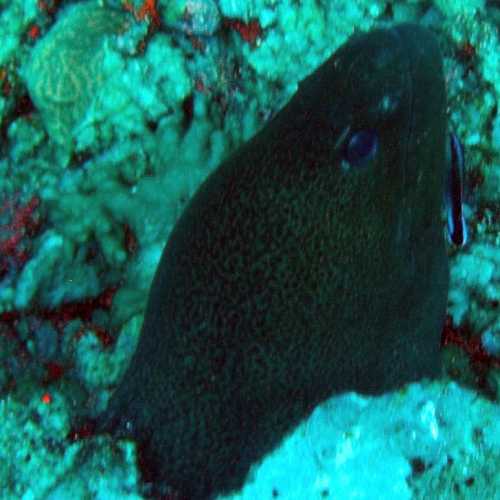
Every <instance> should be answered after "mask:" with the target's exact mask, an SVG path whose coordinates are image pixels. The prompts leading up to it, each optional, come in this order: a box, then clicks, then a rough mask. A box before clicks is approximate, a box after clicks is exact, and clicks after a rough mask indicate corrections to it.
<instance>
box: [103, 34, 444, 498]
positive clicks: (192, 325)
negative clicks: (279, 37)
mask: <svg viewBox="0 0 500 500" xmlns="http://www.w3.org/2000/svg"><path fill="white" fill-rule="evenodd" d="M363 129H365V130H366V129H370V130H374V131H376V133H377V134H378V138H379V150H378V154H377V155H375V157H374V158H373V159H372V160H371V161H370V162H368V164H366V165H364V166H362V167H358V168H356V167H353V166H350V165H349V164H348V163H347V162H346V161H345V159H344V152H345V148H346V142H347V141H348V139H349V137H350V133H351V132H354V131H357V130H363ZM445 138H446V117H445V91H444V80H443V74H442V67H441V56H440V53H439V49H438V46H437V42H436V40H435V38H434V37H433V36H432V35H431V34H430V33H429V32H428V31H426V30H424V29H423V28H420V27H418V26H412V25H402V26H399V27H397V28H394V29H392V30H382V31H374V32H372V33H369V34H367V35H362V36H358V37H355V38H352V39H351V40H350V41H349V42H348V43H347V44H346V45H344V46H343V47H341V48H340V49H339V50H338V51H337V52H336V53H335V54H334V55H333V56H332V57H331V58H330V59H329V60H328V61H326V62H325V63H324V64H323V65H322V66H321V67H320V68H319V69H318V70H317V71H316V72H315V73H313V74H312V75H311V76H310V77H309V78H307V79H306V80H304V81H303V82H302V83H301V84H300V87H299V90H298V92H297V94H296V95H295V96H294V97H293V98H292V100H291V101H290V103H289V104H288V105H287V106H286V107H285V108H284V109H283V110H282V111H281V112H280V113H279V114H278V115H277V116H276V117H275V118H274V119H273V120H272V121H271V122H270V123H269V124H268V125H267V126H266V127H265V128H264V129H263V130H262V131H261V132H260V133H259V134H257V135H256V137H255V138H254V139H252V140H251V141H250V142H248V143H247V144H246V145H245V146H244V147H242V148H241V149H240V150H239V151H238V152H237V153H236V154H234V155H233V156H232V157H231V158H230V159H229V160H227V161H226V162H224V163H223V164H222V165H221V166H220V167H219V168H218V169H217V170H216V171H215V172H214V173H213V174H212V175H211V176H210V177H209V178H208V179H207V181H206V182H205V183H204V184H203V185H202V186H201V188H200V189H199V191H198V192H197V194H196V195H195V196H194V198H193V199H192V200H191V202H190V204H189V206H188V207H187V209H186V211H185V212H184V214H183V215H182V217H181V218H180V220H179V222H178V224H177V225H176V227H175V229H174V231H173V233H172V235H171V237H170V239H169V241H168V244H167V246H166V248H165V251H164V253H163V256H162V259H161V262H160V265H159V267H158V270H157V273H156V276H155V279H154V283H153V286H152V288H151V293H150V297H149V303H148V308H147V312H146V316H145V321H144V327H143V332H142V336H141V339H140V342H139V346H138V348H137V352H136V353H135V356H134V358H133V360H132V362H131V365H130V367H129V369H128V371H127V373H126V375H125V377H124V379H123V381H122V383H121V385H120V387H119V388H118V390H117V391H116V393H115V394H114V396H113V398H112V400H111V403H110V407H109V409H108V412H107V413H106V414H105V415H104V417H103V422H106V423H107V424H106V425H109V422H111V421H113V420H114V421H116V419H118V421H119V429H121V432H122V433H123V429H125V427H126V425H127V426H128V427H127V428H128V429H129V431H128V432H131V433H132V434H134V435H135V436H136V437H138V438H139V439H142V440H143V442H144V443H145V449H144V450H145V456H146V458H147V459H148V460H149V463H150V465H151V467H152V469H153V470H154V471H155V472H156V473H158V476H157V477H158V478H161V479H162V480H164V481H166V482H167V483H168V484H171V485H172V486H174V487H175V488H176V489H178V490H180V491H181V492H182V493H183V495H185V497H186V498H209V497H211V496H213V494H214V493H218V492H221V491H228V490H230V489H231V488H237V487H239V486H241V485H242V483H243V481H244V478H245V475H246V474H247V472H248V469H249V466H250V465H251V464H252V463H254V462H255V461H257V460H258V459H260V458H262V456H263V455H264V454H265V453H266V452H268V451H270V450H272V449H273V448H274V447H275V446H276V445H278V444H279V442H280V441H281V439H282V438H283V437H284V435H285V434H286V433H287V432H288V431H290V430H291V429H292V428H293V427H294V426H295V425H296V424H298V423H299V422H300V420H301V419H303V418H304V417H306V416H307V415H308V413H309V412H310V410H311V409H312V408H313V407H314V406H315V405H317V404H318V403H319V402H321V401H322V400H324V399H325V398H327V397H328V396H331V395H332V394H334V393H339V392H342V391H347V390H355V391H359V392H362V393H369V394H377V393H381V392H383V391H386V390H389V389H394V388H397V387H400V386H401V385H403V384H404V383H406V382H409V381H412V380H417V379H420V378H422V377H427V376H428V377H432V376H436V375H438V374H439V373H440V355H439V339H440V331H441V327H442V323H443V319H444V314H445V306H446V296H447V288H448V264H447V257H446V252H445V244H444V238H443V225H442V222H441V217H440V212H441V203H442V199H443V183H444V173H445ZM159 209H161V207H159Z"/></svg>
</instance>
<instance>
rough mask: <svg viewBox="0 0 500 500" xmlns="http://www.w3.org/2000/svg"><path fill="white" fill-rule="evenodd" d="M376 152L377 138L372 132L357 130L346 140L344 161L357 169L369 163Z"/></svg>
mask: <svg viewBox="0 0 500 500" xmlns="http://www.w3.org/2000/svg"><path fill="white" fill-rule="evenodd" d="M377 152H378V137H377V133H376V132H375V131H374V130H358V131H356V132H353V133H352V134H351V136H350V137H349V138H348V140H347V144H346V149H345V152H344V159H345V160H346V161H347V162H348V163H349V165H350V166H351V167H354V168H359V167H363V166H365V165H366V164H367V163H368V162H370V161H371V160H372V159H373V158H374V157H375V155H376V154H377Z"/></svg>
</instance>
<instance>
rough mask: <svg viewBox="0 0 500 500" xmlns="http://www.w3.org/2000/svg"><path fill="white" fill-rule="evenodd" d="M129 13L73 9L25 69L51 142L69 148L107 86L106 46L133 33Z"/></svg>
mask: <svg viewBox="0 0 500 500" xmlns="http://www.w3.org/2000/svg"><path fill="white" fill-rule="evenodd" d="M129 22H130V21H129V17H128V15H127V14H125V13H124V12H120V11H117V10H111V9H105V8H102V7H100V6H98V5H97V4H96V3H94V2H85V3H82V4H77V5H75V6H72V7H70V8H68V9H66V10H65V11H63V13H62V14H61V16H60V18H59V20H58V21H57V22H56V24H55V25H54V26H53V27H52V29H51V30H50V31H49V32H48V33H47V34H46V35H45V36H44V37H43V38H42V39H41V40H40V41H39V42H38V44H37V45H36V46H35V48H34V50H33V52H32V55H31V59H30V61H29V63H28V65H27V67H26V69H25V78H26V82H27V85H28V90H29V93H30V96H31V98H32V100H33V102H34V103H35V105H36V106H37V108H38V110H39V111H40V113H41V115H42V117H43V120H44V124H45V126H46V128H47V131H48V133H49V135H50V136H51V138H52V139H53V140H54V141H55V142H57V143H58V144H61V145H65V146H69V145H70V139H71V132H72V131H73V129H74V127H75V126H76V125H78V123H79V122H80V121H81V120H82V119H83V118H84V115H85V111H86V108H87V106H88V105H89V104H90V102H91V100H92V97H93V95H94V94H95V92H96V91H97V89H98V88H99V86H100V85H101V84H102V80H103V76H104V75H103V71H102V61H103V58H104V41H105V38H106V36H107V35H111V34H118V33H120V32H122V31H124V30H125V29H126V28H127V25H128V23H129Z"/></svg>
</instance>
